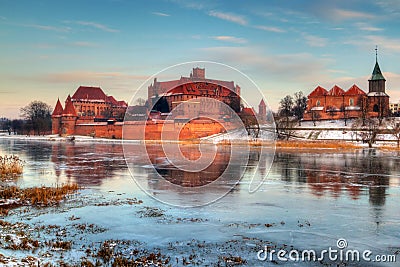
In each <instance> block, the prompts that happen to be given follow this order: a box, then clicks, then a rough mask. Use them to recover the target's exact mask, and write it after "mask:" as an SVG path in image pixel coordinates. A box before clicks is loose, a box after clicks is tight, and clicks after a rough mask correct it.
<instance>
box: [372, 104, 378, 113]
mask: <svg viewBox="0 0 400 267" xmlns="http://www.w3.org/2000/svg"><path fill="white" fill-rule="evenodd" d="M373 111H374V112H379V106H378V104H375V105H374V109H373Z"/></svg>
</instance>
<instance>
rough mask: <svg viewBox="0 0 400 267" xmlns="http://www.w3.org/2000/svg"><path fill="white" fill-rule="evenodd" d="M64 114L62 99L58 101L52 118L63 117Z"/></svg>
mask: <svg viewBox="0 0 400 267" xmlns="http://www.w3.org/2000/svg"><path fill="white" fill-rule="evenodd" d="M62 113H63V108H62V105H61V102H60V99H58V100H57V104H56V107H55V108H54V111H53V114H51V115H52V116H61V115H62Z"/></svg>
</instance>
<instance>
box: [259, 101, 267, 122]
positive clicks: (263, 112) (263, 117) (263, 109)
mask: <svg viewBox="0 0 400 267" xmlns="http://www.w3.org/2000/svg"><path fill="white" fill-rule="evenodd" d="M258 119H259V121H260V123H266V122H267V105H265V102H264V99H261V101H260V104H258Z"/></svg>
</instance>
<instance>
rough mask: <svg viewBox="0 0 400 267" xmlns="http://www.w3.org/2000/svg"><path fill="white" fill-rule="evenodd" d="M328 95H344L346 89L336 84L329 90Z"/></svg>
mask: <svg viewBox="0 0 400 267" xmlns="http://www.w3.org/2000/svg"><path fill="white" fill-rule="evenodd" d="M328 95H331V96H342V95H344V90H343V89H342V88H340V87H339V86H337V85H335V86H333V87H332V89H331V90H329V92H328Z"/></svg>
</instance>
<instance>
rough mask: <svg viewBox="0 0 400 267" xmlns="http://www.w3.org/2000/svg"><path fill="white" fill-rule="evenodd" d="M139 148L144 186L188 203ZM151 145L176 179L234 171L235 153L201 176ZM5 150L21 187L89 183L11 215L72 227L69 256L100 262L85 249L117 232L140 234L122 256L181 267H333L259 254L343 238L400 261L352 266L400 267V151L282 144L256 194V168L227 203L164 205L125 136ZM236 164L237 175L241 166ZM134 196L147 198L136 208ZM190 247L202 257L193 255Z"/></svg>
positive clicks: (318, 247)
mask: <svg viewBox="0 0 400 267" xmlns="http://www.w3.org/2000/svg"><path fill="white" fill-rule="evenodd" d="M130 146H131V148H130V149H131V150H130V151H136V150H135V146H136V145H135V144H131V145H130ZM152 146H154V147H152ZM189 150H190V148H189ZM139 151H140V150H139V149H138V152H137V153H138V154H137V155H133V156H137V160H135V161H133V163H132V166H130V170H131V172H132V175H133V176H135V177H136V178H137V179H140V181H142V182H143V181H144V182H145V183H143V184H144V187H145V189H146V190H147V191H148V192H149V194H150V195H153V196H155V197H156V198H161V199H163V200H165V199H169V198H170V199H172V201H174V203H177V202H178V203H179V202H181V203H182V204H183V205H184V204H185V202H187V201H190V196H188V195H187V193H185V194H181V193H180V192H176V191H174V190H172V189H171V187H169V186H167V184H168V183H165V182H163V181H160V180H159V177H158V176H155V175H154V173H153V171H154V170H153V169H152V168H151V167H149V166H148V165H145V164H144V163H143V161H142V160H141V156H142V155H141V154H140V153H139ZM147 151H148V153H150V154H149V155H150V157H152V156H154V159H155V162H154V165H155V166H156V167H157V171H158V172H159V173H162V175H163V176H164V177H167V179H171V181H172V182H173V183H174V184H180V185H182V184H189V185H191V184H193V183H196V182H199V179H200V182H201V181H203V180H202V179H210V180H213V174H215V173H216V172H218V168H223V167H224V166H225V165H224V164H225V162H224V160H225V158H224V157H223V156H221V157H219V158H218V161H216V164H217V165H216V166H217V167H215V168H214V169H208V170H207V172H206V173H204V176H203V178H202V177H200V178H199V177H198V176H196V175H186V174H181V173H179V172H177V171H176V170H174V169H171V168H170V167H169V166H168V164H167V165H163V164H161V163H162V160H161V159H160V157H159V154H158V153H159V152H158V146H157V145H151V146H150V147H148V149H147ZM149 151H150V152H149ZM152 153H153V154H152ZM0 154H1V155H4V154H16V155H18V156H20V157H21V158H22V159H23V160H24V161H25V167H24V173H23V175H22V177H20V178H19V179H18V180H16V181H15V183H16V184H18V185H19V186H20V187H32V186H41V185H48V186H52V185H53V186H54V185H55V184H59V183H67V182H68V183H69V182H74V183H77V184H79V185H81V186H82V187H83V188H84V189H83V190H81V192H80V193H79V194H78V195H75V196H73V197H71V198H69V199H68V201H67V202H66V203H64V204H63V205H61V206H60V207H59V208H57V209H54V208H47V209H46V208H44V209H40V210H36V209H32V210H31V211H29V212H25V213H19V212H15V213H14V214H12V215H10V216H8V217H6V218H3V220H9V221H12V222H16V221H21V222H24V223H27V224H29V225H31V226H35V225H39V224H40V225H58V226H60V227H63V228H65V231H67V233H68V234H67V235H65V236H64V237H63V238H64V239H66V240H71V241H72V243H73V245H72V249H71V250H68V251H65V252H63V253H62V255H63V258H64V260H66V261H70V262H76V261H78V260H79V259H82V258H83V257H88V258H89V259H93V258H94V257H93V255H91V256H90V255H89V256H88V254H87V251H86V249H87V247H96V246H97V247H98V246H100V244H102V242H104V241H105V240H110V239H113V240H130V241H132V243H129V244H127V245H126V244H125V245H124V246H121V247H120V253H122V254H126V255H128V256H129V255H132V251H133V250H134V249H136V248H141V249H143V248H145V249H146V250H148V251H152V250H155V251H160V252H161V253H163V254H165V255H168V256H169V257H171V259H172V260H171V262H170V264H172V265H173V266H182V264H183V263H184V262H183V260H182V259H183V258H185V261H187V262H191V263H190V264H195V263H197V264H198V265H201V266H203V265H211V266H214V265H215V266H217V264H218V262H220V263H221V262H222V263H224V264H222V266H224V265H225V264H227V262H228V264H227V265H228V266H229V260H227V259H230V258H232V257H236V256H240V257H241V258H242V259H244V260H245V261H246V263H244V265H247V266H269V265H271V266H275V265H276V264H288V265H290V266H291V265H296V266H319V265H321V266H323V264H326V263H329V262H330V261H329V259H328V258H327V257H325V258H324V259H323V260H322V261H321V262H322V263H321V262H320V261H318V260H316V261H313V262H311V263H310V262H302V261H294V260H290V259H289V260H288V262H284V261H282V260H280V259H279V258H277V255H276V254H275V255H274V256H273V258H272V260H271V259H269V258H267V259H266V260H265V261H260V260H259V259H258V258H257V254H259V252H260V250H264V249H265V246H267V247H268V249H267V250H269V252H271V249H275V250H279V249H282V250H285V251H287V252H289V251H291V250H297V251H300V254H301V251H304V250H315V251H316V252H317V253H320V252H321V251H323V250H325V249H326V250H328V248H329V247H332V248H333V249H338V246H337V245H338V244H337V241H338V240H339V239H345V241H346V242H347V246H346V247H345V248H343V250H346V249H347V250H349V249H351V250H358V251H360V252H363V251H365V250H370V251H371V252H372V255H371V256H370V258H371V259H373V260H375V258H374V257H375V256H376V255H384V256H385V255H389V256H390V255H395V256H396V257H397V263H378V262H373V261H371V262H368V264H366V263H365V262H356V261H351V262H350V261H347V264H348V265H350V266H366V265H369V266H375V265H376V266H397V264H398V262H399V261H400V255H399V254H400V178H399V177H400V156H398V155H397V152H393V153H389V152H385V153H384V152H379V151H368V150H358V151H356V152H343V153H333V152H329V151H319V152H318V151H316V152H309V151H308V152H304V153H302V152H299V151H294V150H293V151H289V152H288V151H286V152H284V151H277V152H276V153H275V157H274V162H273V164H272V167H271V170H270V172H269V175H268V176H267V179H266V180H265V181H264V182H263V184H262V186H261V187H260V188H259V190H257V191H256V192H255V193H249V191H248V184H249V177H248V176H247V175H246V172H247V170H246V172H245V173H244V177H243V179H242V180H241V181H240V183H239V184H238V185H236V186H235V187H234V188H233V190H231V191H230V192H229V193H228V194H226V195H225V196H224V197H223V198H221V199H219V200H218V201H215V202H214V203H211V204H209V205H204V206H200V207H196V208H180V207H175V206H171V205H167V204H163V203H161V202H159V201H157V200H156V199H154V198H152V197H150V196H149V195H148V194H146V193H144V192H143V191H142V190H141V189H140V188H139V187H138V186H137V185H136V183H135V181H134V179H133V178H132V176H131V172H130V171H129V170H128V168H127V165H126V162H125V158H124V153H123V147H122V145H121V144H120V143H117V142H116V143H89V142H87V143H85V142H76V143H69V142H43V141H26V140H25V141H24V140H16V139H7V138H3V139H0ZM222 154H223V152H222ZM250 159H254V160H257V161H259V160H260V161H261V162H260V165H259V166H262V161H263V159H262V158H261V159H260V158H258V151H257V149H254V151H253V150H252V151H251V153H250ZM160 162H161V163H160ZM159 163H160V164H159ZM249 163H250V164H251V163H252V160H250V161H249ZM236 167H237V168H238V169H237V170H238V171H239V169H240V168H241V167H243V166H236ZM232 171H235V169H233V170H232ZM263 172H267V168H265V169H262V168H261V169H260V170H259V171H258V172H256V174H255V175H263V174H264V173H263ZM234 183H235V181H232V182H229V181H224V184H220V185H218V186H216V187H210V188H209V189H208V191H207V192H204V197H206V195H208V194H211V195H212V194H219V192H217V191H218V190H229V188H230V187H231V186H233V185H234ZM214 190H215V191H214ZM196 197H199V196H198V194H197V195H196ZM200 197H201V196H200ZM134 198H136V199H138V200H142V201H143V203H138V204H136V203H133V202H135V201H134V200H133V199H134ZM71 218H72V219H71ZM76 223H81V224H87V225H90V224H93V225H95V226H96V227H98V229H101V230H99V231H93V232H91V233H87V232H85V233H81V232H79V231H78V230H76V229H75V228H74V227H75V225H76ZM74 229H75V230H74ZM38 235H39V234H38ZM51 235H52V233H51V232H49V233H42V234H41V235H40V238H41V239H43V240H46V238H47V239H50V238H52V236H51ZM85 251H86V252H85ZM0 253H2V254H3V255H11V256H14V257H21V256H23V255H27V254H29V255H35V256H38V257H40V258H43V260H44V261H46V257H45V256H43V255H44V253H43V251H41V250H40V249H39V250H37V251H35V252H34V253H33V254H32V253H30V252H29V253H27V252H23V251H22V252H21V251H12V250H8V249H5V248H4V247H2V248H1V249H0ZM51 253H52V255H53V256H52V257H53V259H57V257H59V256H60V253H59V252H56V251H53V252H51ZM192 254H193V255H195V256H192V257H191V255H192ZM260 255H262V254H259V256H260ZM292 255H294V254H292ZM286 256H287V255H286ZM47 259H48V258H47ZM286 259H287V257H286ZM339 261H340V260H336V261H335V262H339Z"/></svg>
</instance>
